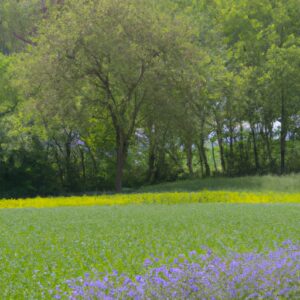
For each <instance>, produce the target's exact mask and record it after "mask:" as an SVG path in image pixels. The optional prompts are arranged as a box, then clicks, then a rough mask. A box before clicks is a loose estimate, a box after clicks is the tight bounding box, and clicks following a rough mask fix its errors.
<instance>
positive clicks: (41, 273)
mask: <svg viewBox="0 0 300 300" xmlns="http://www.w3.org/2000/svg"><path fill="white" fill-rule="evenodd" d="M299 236H300V208H299V205H298V204H266V205H263V204H259V205H257V204H252V205H247V204H246V205H245V204H243V205H242V204H187V205H151V204H148V205H138V206H137V205H127V206H109V207H108V206H95V207H67V208H64V207H59V208H51V209H49V208H45V209H2V210H0V239H1V240H0V244H1V247H0V264H1V268H0V277H1V281H0V294H1V298H2V299H40V298H42V295H43V293H44V297H45V298H48V297H49V294H48V291H49V290H51V289H53V288H55V286H56V285H57V284H61V283H63V282H64V281H65V280H67V279H71V278H74V277H77V276H82V275H83V274H84V273H85V272H90V271H91V270H92V269H97V270H100V271H112V270H119V271H124V272H126V273H130V274H138V273H139V272H141V270H142V265H143V261H144V260H145V258H148V257H151V255H154V256H156V257H159V258H162V259H163V260H165V259H167V258H168V257H176V256H177V255H178V254H180V253H187V252H188V251H191V250H199V249H200V248H201V246H203V245H205V246H208V247H210V248H211V249H213V250H214V251H215V252H217V253H218V254H226V252H227V251H231V250H233V251H239V252H245V251H249V250H253V249H258V250H262V249H264V248H265V247H271V248H272V247H274V246H275V244H276V243H280V242H282V241H284V240H287V239H291V240H293V241H298V240H299Z"/></svg>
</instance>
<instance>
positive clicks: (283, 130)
mask: <svg viewBox="0 0 300 300" xmlns="http://www.w3.org/2000/svg"><path fill="white" fill-rule="evenodd" d="M286 135H287V119H286V108H285V99H284V92H283V89H281V130H280V173H281V174H284V173H285V153H286Z"/></svg>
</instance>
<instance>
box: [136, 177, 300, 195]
mask: <svg viewBox="0 0 300 300" xmlns="http://www.w3.org/2000/svg"><path fill="white" fill-rule="evenodd" d="M200 190H224V191H226V190H227V191H246V192H269V191H273V192H284V193H299V192H300V174H295V175H287V176H271V175H268V176H249V177H235V178H222V177H216V178H207V179H192V180H181V181H177V182H170V183H162V184H156V185H149V186H144V187H141V188H140V189H139V190H138V192H141V193H145V192H146V193H148V192H196V191H200Z"/></svg>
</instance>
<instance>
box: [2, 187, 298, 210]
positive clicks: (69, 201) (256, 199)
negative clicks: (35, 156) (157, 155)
mask: <svg viewBox="0 0 300 300" xmlns="http://www.w3.org/2000/svg"><path fill="white" fill-rule="evenodd" d="M218 202H219V203H300V194H299V193H298V194H286V193H272V192H270V193H248V192H228V191H202V192H195V193H182V192H180V193H179V192H178V193H177V192H175V193H174V192H172V193H147V194H120V195H101V196H81V197H57V198H32V199H18V200H0V209H1V208H2V209H3V208H26V207H27V208H29V207H32V208H46V207H59V206H92V205H126V204H151V203H157V204H180V203H218Z"/></svg>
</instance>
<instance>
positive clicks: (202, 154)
mask: <svg viewBox="0 0 300 300" xmlns="http://www.w3.org/2000/svg"><path fill="white" fill-rule="evenodd" d="M198 151H199V155H200V160H201V162H202V164H203V165H204V168H205V177H209V176H210V167H209V164H208V160H207V156H206V151H205V148H204V139H203V137H201V138H200V143H199V145H198Z"/></svg>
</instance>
